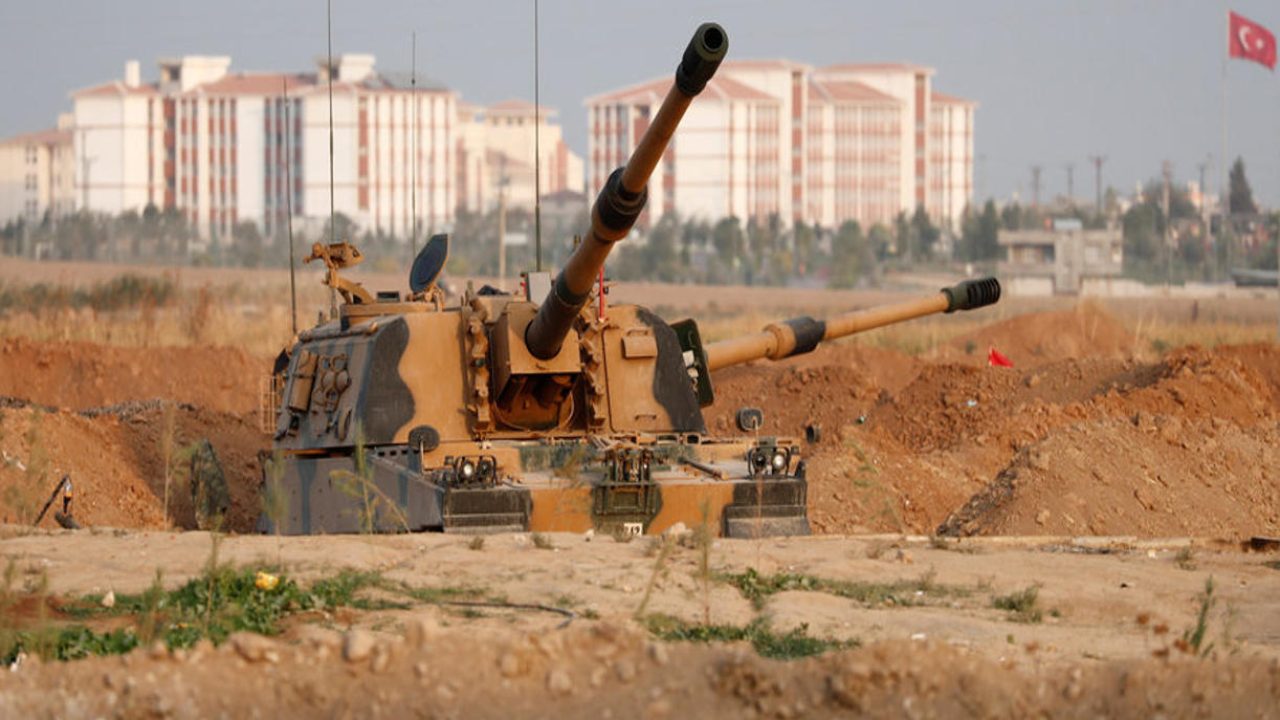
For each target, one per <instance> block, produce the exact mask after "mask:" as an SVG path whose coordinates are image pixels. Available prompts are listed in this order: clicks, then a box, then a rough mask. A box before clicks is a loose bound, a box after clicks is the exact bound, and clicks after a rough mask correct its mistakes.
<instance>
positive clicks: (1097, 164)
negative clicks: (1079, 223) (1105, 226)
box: [1089, 155, 1107, 217]
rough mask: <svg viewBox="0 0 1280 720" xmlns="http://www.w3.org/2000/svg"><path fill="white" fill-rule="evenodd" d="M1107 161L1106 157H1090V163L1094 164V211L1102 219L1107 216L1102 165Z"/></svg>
mask: <svg viewBox="0 0 1280 720" xmlns="http://www.w3.org/2000/svg"><path fill="white" fill-rule="evenodd" d="M1106 161H1107V156H1106V155H1090V156H1089V162H1091V163H1093V194H1094V203H1095V205H1094V209H1095V210H1096V211H1097V212H1098V217H1102V216H1103V215H1104V214H1105V212H1104V210H1103V207H1102V163H1104V162H1106Z"/></svg>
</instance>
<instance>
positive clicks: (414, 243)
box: [409, 30, 421, 258]
mask: <svg viewBox="0 0 1280 720" xmlns="http://www.w3.org/2000/svg"><path fill="white" fill-rule="evenodd" d="M412 37H413V39H412V41H411V44H410V46H411V50H410V54H409V56H410V58H411V60H410V62H411V63H412V64H413V70H412V72H410V73H409V87H410V88H411V90H410V91H409V93H410V95H411V96H412V98H413V189H412V190H411V191H410V198H411V199H410V203H411V204H412V210H410V212H411V213H413V229H412V230H411V231H410V232H409V250H410V258H413V257H417V255H418V163H419V161H420V158H419V157H418V152H419V149H418V133H419V131H420V129H421V126H420V125H419V124H418V123H419V120H418V31H417V30H414V31H413V36H412Z"/></svg>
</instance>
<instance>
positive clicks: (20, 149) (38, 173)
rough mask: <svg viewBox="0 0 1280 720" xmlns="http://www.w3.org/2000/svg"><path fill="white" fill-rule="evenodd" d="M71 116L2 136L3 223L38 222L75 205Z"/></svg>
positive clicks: (0, 213)
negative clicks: (40, 127) (51, 125)
mask: <svg viewBox="0 0 1280 720" xmlns="http://www.w3.org/2000/svg"><path fill="white" fill-rule="evenodd" d="M70 125H71V117H70V116H69V115H63V116H61V117H59V118H58V125H57V127H54V128H50V129H48V130H40V131H38V132H32V133H25V134H23V135H18V136H16V137H11V138H8V139H6V140H0V224H4V223H7V222H11V221H14V220H22V221H24V222H26V223H29V224H36V223H39V222H41V221H43V220H44V218H45V217H46V216H52V217H54V218H56V217H57V216H59V215H65V214H66V213H69V212H71V211H72V210H73V209H74V208H75V202H76V201H75V196H74V193H75V186H74V182H75V162H74V160H75V156H74V155H73V154H72V148H71V131H70V130H69V129H67V128H68V127H69V126H70Z"/></svg>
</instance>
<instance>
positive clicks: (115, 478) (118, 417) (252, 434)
mask: <svg viewBox="0 0 1280 720" xmlns="http://www.w3.org/2000/svg"><path fill="white" fill-rule="evenodd" d="M91 415H92V416H89V415H86V414H81V413H74V412H70V411H65V410H63V411H56V412H49V411H46V410H42V409H39V408H35V407H16V408H15V407H9V408H5V409H3V410H2V411H0V451H2V452H3V455H2V456H0V457H2V458H3V462H2V463H0V517H3V518H4V521H5V522H13V523H15V524H30V523H31V522H32V521H33V520H34V519H35V517H36V515H37V514H38V512H39V510H40V507H41V506H42V505H43V504H44V502H45V500H46V499H48V497H49V494H50V493H51V492H52V491H53V488H54V486H55V485H56V484H57V483H58V480H59V479H60V478H61V477H62V476H63V475H64V474H68V475H70V476H71V479H72V483H73V487H74V491H75V494H74V501H73V503H74V504H73V506H72V512H73V515H74V516H75V518H76V520H77V521H78V522H80V523H81V524H82V525H86V526H89V527H95V526H109V527H134V528H137V527H144V528H159V527H164V526H165V506H164V497H165V455H166V449H167V453H168V457H169V468H170V471H169V478H170V482H169V513H168V514H169V518H170V521H171V523H172V524H173V525H176V526H177V527H181V528H194V527H195V524H196V523H195V515H194V511H193V507H192V502H191V492H190V486H189V485H188V477H189V463H188V460H187V458H188V457H189V453H190V449H191V448H192V446H193V444H194V443H196V442H197V441H198V440H200V439H203V438H207V439H208V440H209V441H210V444H211V445H212V446H213V448H214V451H215V453H216V454H217V456H218V460H219V463H220V464H221V466H222V470H223V473H224V475H225V477H226V481H227V486H228V489H229V491H230V493H231V502H232V506H231V513H230V516H229V517H228V518H227V523H226V525H227V527H228V529H232V530H237V531H242V532H243V531H248V530H251V529H252V528H253V526H254V523H255V521H256V519H257V513H258V508H259V504H258V500H257V486H258V479H259V478H258V469H257V453H258V451H259V450H260V449H261V448H264V447H266V446H267V444H268V443H269V439H268V438H267V436H266V435H265V434H263V433H262V432H261V431H260V430H259V429H258V428H257V427H256V424H255V423H254V422H253V421H252V419H251V418H250V417H246V416H237V415H231V414H228V413H221V412H216V411H212V410H205V409H201V408H194V407H191V406H179V405H174V404H172V403H159V402H155V403H139V404H136V405H132V406H124V407H121V408H118V409H114V410H112V411H111V412H106V413H91ZM57 507H60V503H59V504H58V505H57ZM55 509H56V508H55ZM42 526H45V527H55V524H54V522H53V517H52V512H50V513H49V515H48V516H47V517H46V518H45V519H44V521H43V523H42Z"/></svg>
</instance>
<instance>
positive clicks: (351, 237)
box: [321, 213, 360, 243]
mask: <svg viewBox="0 0 1280 720" xmlns="http://www.w3.org/2000/svg"><path fill="white" fill-rule="evenodd" d="M332 224H333V227H334V229H335V230H336V231H335V232H333V233H330V232H329V226H330V220H325V221H324V232H323V233H322V240H321V242H325V243H328V242H354V241H355V239H356V237H358V236H359V235H360V227H359V226H358V225H356V223H355V221H354V220H352V219H351V218H349V217H347V216H346V215H345V214H343V213H335V214H334V215H333V218H332ZM331 238H332V240H331Z"/></svg>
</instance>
